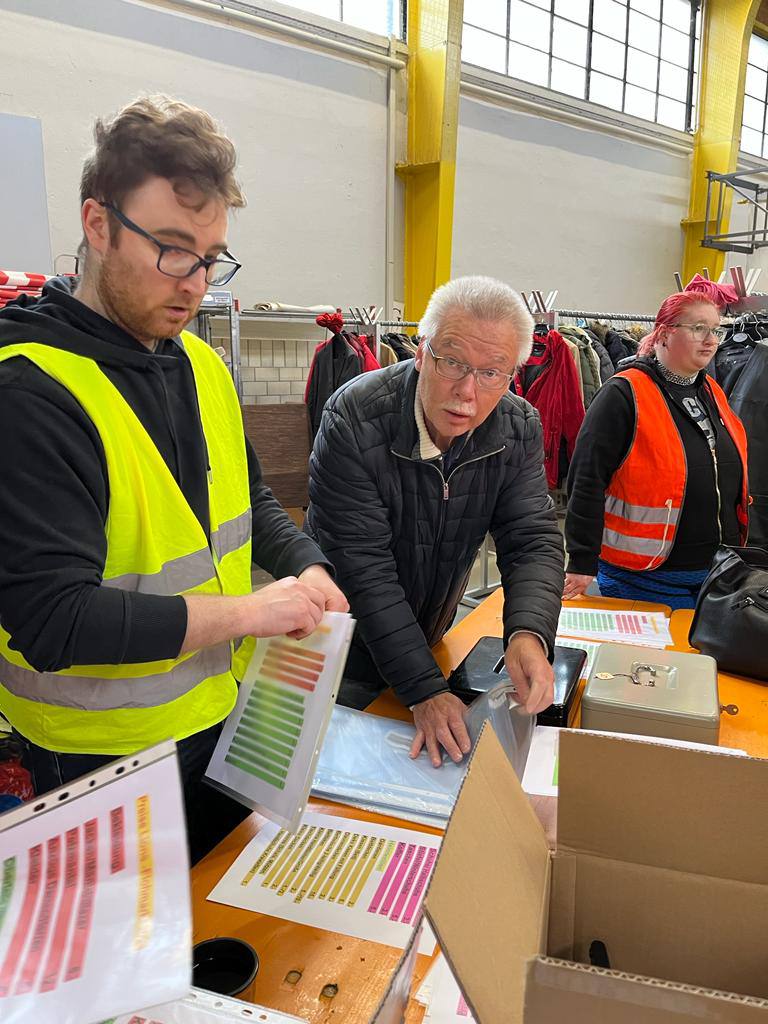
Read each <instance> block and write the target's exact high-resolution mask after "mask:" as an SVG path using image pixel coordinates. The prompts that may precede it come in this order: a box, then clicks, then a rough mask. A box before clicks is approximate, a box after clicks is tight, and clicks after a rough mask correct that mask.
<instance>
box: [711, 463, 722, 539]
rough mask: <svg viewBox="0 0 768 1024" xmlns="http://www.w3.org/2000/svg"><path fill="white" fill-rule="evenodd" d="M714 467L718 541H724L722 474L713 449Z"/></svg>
mask: <svg viewBox="0 0 768 1024" xmlns="http://www.w3.org/2000/svg"><path fill="white" fill-rule="evenodd" d="M712 468H713V469H714V471H715V494H716V495H717V543H718V544H722V543H723V524H722V521H721V519H720V511H721V508H722V498H721V497H720V476H719V473H718V465H717V452H716V451H715V449H714V448H713V449H712Z"/></svg>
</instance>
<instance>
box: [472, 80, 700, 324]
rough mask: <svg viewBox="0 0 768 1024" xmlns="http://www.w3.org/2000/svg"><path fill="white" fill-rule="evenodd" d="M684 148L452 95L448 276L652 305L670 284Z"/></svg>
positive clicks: (618, 304)
mask: <svg viewBox="0 0 768 1024" xmlns="http://www.w3.org/2000/svg"><path fill="white" fill-rule="evenodd" d="M688 190H689V157H688V155H687V154H681V155H674V154H670V153H668V152H662V151H660V150H659V149H658V148H653V147H651V146H645V145H643V144H642V143H639V142H634V141H632V140H627V139H620V138H617V137H612V136H609V135H607V134H605V133H602V132H596V131H590V130H588V129H587V130H585V129H583V128H579V127H575V126H572V125H568V124H562V123H558V122H556V121H553V120H551V119H548V118H546V119H545V118H544V117H534V116H531V115H528V114H524V113H520V112H518V111H516V110H513V109H510V108H509V107H507V106H502V105H497V104H494V103H492V102H491V103H487V102H484V101H482V100H477V99H474V98H469V97H467V96H462V98H461V106H460V114H459V139H458V157H457V169H456V209H455V214H454V236H453V273H454V275H458V274H470V273H487V274H492V275H494V276H496V277H500V278H503V279H504V280H506V281H508V282H509V283H510V284H511V285H513V287H515V288H518V289H522V290H525V291H527V290H529V289H531V288H541V289H542V290H543V291H544V292H545V293H546V292H547V291H549V290H550V289H553V288H557V289H559V295H558V299H557V305H558V306H559V307H560V308H568V309H586V310H593V311H596V312H600V311H605V312H622V311H628V312H634V313H646V312H647V313H655V311H656V309H657V308H658V306H659V303H660V301H661V300H662V299H663V298H664V297H665V296H666V295H668V294H670V293H671V292H673V291H674V290H675V282H674V278H673V276H672V275H673V273H674V272H675V271H676V270H678V271H679V269H680V263H681V260H682V229H681V227H680V220H681V219H682V218H683V217H684V216H685V214H686V210H687V204H688Z"/></svg>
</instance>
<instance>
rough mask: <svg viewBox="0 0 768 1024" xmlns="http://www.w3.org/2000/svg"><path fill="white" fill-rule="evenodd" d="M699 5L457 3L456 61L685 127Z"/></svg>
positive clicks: (543, 0)
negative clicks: (459, 38)
mask: <svg viewBox="0 0 768 1024" xmlns="http://www.w3.org/2000/svg"><path fill="white" fill-rule="evenodd" d="M700 8H701V4H700V3H699V2H698V0H464V37H463V44H462V54H461V58H462V60H463V61H465V62H466V63H468V64H475V65H477V66H478V67H482V68H488V69H489V70H491V71H497V72H500V73H501V74H505V75H509V76H511V77H512V78H518V79H522V80H523V81H525V82H533V83H534V84H535V85H541V86H545V87H546V88H549V89H554V90H556V91H557V92H561V93H567V94H568V95H569V96H576V97H578V98H579V99H582V100H590V101H591V102H593V103H599V104H601V105H602V106H604V107H611V108H613V109H614V110H619V111H622V112H624V113H627V114H633V115H635V117H641V118H644V119H645V120H647V121H655V122H657V123H658V124H663V125H667V126H668V127H670V128H677V129H679V130H680V131H691V130H693V128H695V125H696V100H697V95H698V60H699V37H700V22H701V10H700ZM764 77H765V75H764ZM762 96H763V104H764V105H765V103H766V90H765V89H763V93H762Z"/></svg>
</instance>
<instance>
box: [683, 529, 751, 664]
mask: <svg viewBox="0 0 768 1024" xmlns="http://www.w3.org/2000/svg"><path fill="white" fill-rule="evenodd" d="M688 642H689V643H690V645H691V647H696V648H698V650H700V651H701V653H702V654H709V655H711V656H712V657H713V658H714V659H715V661H716V662H717V666H718V668H719V669H721V670H722V671H726V672H733V673H734V674H736V675H739V676H750V677H751V678H752V679H761V680H766V681H768V650H767V649H768V551H765V550H764V549H763V548H729V547H725V546H724V545H723V546H721V547H719V548H718V549H717V552H716V554H715V558H714V561H713V563H712V568H711V570H710V573H709V576H707V578H706V579H705V580H704V583H703V584H702V587H701V591H700V593H699V599H698V601H697V602H696V610H695V612H694V613H693V622H692V623H691V630H690V633H689V634H688Z"/></svg>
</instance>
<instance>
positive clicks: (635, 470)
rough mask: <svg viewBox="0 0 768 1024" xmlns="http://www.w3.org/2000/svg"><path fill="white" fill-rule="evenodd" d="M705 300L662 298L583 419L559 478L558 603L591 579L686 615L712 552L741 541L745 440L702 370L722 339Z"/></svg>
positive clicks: (611, 591) (716, 316)
mask: <svg viewBox="0 0 768 1024" xmlns="http://www.w3.org/2000/svg"><path fill="white" fill-rule="evenodd" d="M710 294H711V293H709V294H702V293H701V292H695V291H691V292H680V293H678V294H675V295H670V296H669V297H668V298H666V299H665V300H664V302H663V303H662V304H661V308H660V309H659V312H658V314H657V317H656V323H655V326H654V329H653V330H652V331H651V333H650V334H649V335H648V336H647V337H646V338H644V339H643V341H642V343H641V345H640V348H639V349H638V353H637V359H636V360H635V361H634V362H633V363H631V365H630V366H629V367H628V368H627V369H625V370H622V371H621V372H619V373H617V374H616V375H615V376H613V377H611V378H610V380H609V381H607V382H606V384H605V385H604V386H603V387H602V388H601V389H600V391H599V392H598V393H597V395H596V397H595V399H594V401H593V402H592V404H591V405H590V407H589V409H588V411H587V415H586V419H585V420H584V425H583V427H582V429H581V432H580V434H579V437H578V439H577V441H576V449H575V451H574V455H573V459H572V462H571V467H570V472H569V475H568V512H567V516H566V521H565V542H566V548H567V551H568V571H567V573H566V577H565V588H564V590H563V597H564V598H566V599H568V598H574V597H578V596H579V595H580V594H583V593H584V592H585V590H586V589H587V587H588V586H589V584H590V583H591V582H592V581H593V580H594V579H595V577H597V583H598V587H599V589H600V593H601V594H603V595H604V596H606V597H619V598H623V599H629V600H640V601H655V602H659V603H662V604H666V605H670V606H671V607H673V608H692V607H693V606H694V605H695V603H696V597H697V595H698V592H699V589H700V587H701V584H702V583H703V581H704V579H705V578H706V575H707V572H708V569H709V565H710V563H711V561H712V556H713V555H714V553H715V550H716V549H717V547H718V545H719V544H731V545H737V544H744V543H745V542H746V534H747V505H748V502H749V497H748V491H747V442H746V435H745V433H744V428H743V426H742V424H741V421H740V420H739V419H738V417H737V416H736V415H735V414H734V413H733V412H731V410H730V408H729V406H728V401H727V399H726V397H725V394H724V393H723V391H722V389H721V388H720V387H719V385H718V384H717V383H716V382H715V381H714V380H713V379H712V378H711V377H709V376H708V375H707V373H706V369H705V368H706V367H707V366H708V364H709V363H710V362H711V360H712V359H713V357H714V355H715V352H716V350H717V346H718V344H719V340H720V337H721V328H720V309H719V307H718V305H717V303H716V302H715V301H713V300H712V298H711V297H710ZM714 294H715V297H717V293H714Z"/></svg>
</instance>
